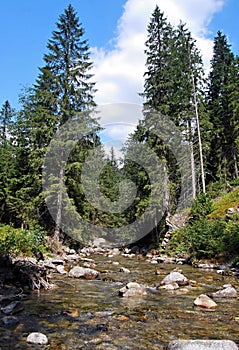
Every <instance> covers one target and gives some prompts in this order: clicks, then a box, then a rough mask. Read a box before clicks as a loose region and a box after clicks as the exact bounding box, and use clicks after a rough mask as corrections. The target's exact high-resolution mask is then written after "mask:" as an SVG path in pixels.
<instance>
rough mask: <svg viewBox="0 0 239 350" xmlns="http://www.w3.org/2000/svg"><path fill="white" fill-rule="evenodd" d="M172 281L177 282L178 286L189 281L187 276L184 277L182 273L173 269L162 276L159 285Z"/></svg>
mask: <svg viewBox="0 0 239 350" xmlns="http://www.w3.org/2000/svg"><path fill="white" fill-rule="evenodd" d="M172 283H177V284H178V285H179V286H185V285H187V284H188V283H189V282H188V279H187V277H185V276H184V275H183V274H182V273H180V272H176V271H173V272H171V273H170V274H169V275H167V276H166V277H164V279H163V280H162V282H161V285H164V284H172Z"/></svg>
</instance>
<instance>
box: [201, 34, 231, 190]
mask: <svg viewBox="0 0 239 350" xmlns="http://www.w3.org/2000/svg"><path fill="white" fill-rule="evenodd" d="M233 60H234V57H233V53H232V51H231V48H230V44H229V43H228V40H227V37H226V36H225V35H224V34H222V32H220V31H219V32H218V33H217V36H216V37H215V39H214V48H213V57H212V60H211V71H210V73H209V84H208V96H207V99H208V112H209V117H210V122H211V124H212V130H211V147H210V155H209V165H208V173H209V179H208V181H210V180H211V181H213V180H215V179H217V180H220V181H222V182H224V183H225V182H226V181H227V180H228V179H230V178H231V177H232V174H230V170H229V167H230V166H229V163H230V162H231V161H230V157H231V152H229V151H228V147H230V145H231V141H230V135H231V123H230V120H231V114H230V112H229V105H228V102H229V96H228V89H227V86H228V84H229V76H230V70H231V66H232V64H233Z"/></svg>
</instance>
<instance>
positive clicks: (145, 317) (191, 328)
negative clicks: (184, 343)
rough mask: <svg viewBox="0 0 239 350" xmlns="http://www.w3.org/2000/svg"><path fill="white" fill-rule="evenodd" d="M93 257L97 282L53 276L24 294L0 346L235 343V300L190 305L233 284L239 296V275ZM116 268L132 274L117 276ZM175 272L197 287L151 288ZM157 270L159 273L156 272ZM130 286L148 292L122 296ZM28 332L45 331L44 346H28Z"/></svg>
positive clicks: (71, 348)
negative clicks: (44, 287)
mask: <svg viewBox="0 0 239 350" xmlns="http://www.w3.org/2000/svg"><path fill="white" fill-rule="evenodd" d="M90 258H93V259H94V260H95V264H96V266H95V269H96V270H98V271H100V277H99V279H96V280H83V279H75V278H69V277H67V276H66V275H60V274H57V273H53V274H52V281H53V282H54V283H55V284H56V285H57V286H58V287H57V288H54V289H52V290H48V291H40V292H33V293H31V294H29V295H27V296H26V298H25V299H24V300H23V305H24V309H23V310H22V311H21V312H19V313H18V314H17V317H18V319H19V323H18V325H16V326H15V327H7V326H3V325H0V349H4V350H5V349H9V350H12V349H24V350H28V349H51V350H60V349H62V350H63V349H67V350H75V349H86V350H87V349H92V350H93V349H95V350H100V349H102V350H103V349H104V350H107V349H108V350H109V349H121V350H127V349H132V350H137V349H142V350H143V349H152V350H154V349H166V346H167V344H168V343H169V342H171V341H173V340H175V339H226V340H233V341H235V342H236V343H237V344H238V345H239V306H238V301H239V300H238V298H234V299H220V300H217V301H216V302H217V304H218V307H217V309H215V310H207V309H202V308H199V307H195V306H194V303H193V302H194V300H195V298H196V297H197V296H199V295H200V294H202V293H212V292H214V291H216V290H218V289H220V288H221V287H222V286H223V285H224V284H232V285H233V286H234V287H235V288H236V289H237V290H238V291H239V280H238V278H236V277H234V276H223V275H220V274H218V273H217V272H216V271H215V270H202V269H196V268H193V267H192V266H190V265H180V266H179V265H175V264H157V265H155V264H151V263H150V261H148V260H147V258H141V259H140V260H139V259H137V257H134V258H129V257H125V256H121V255H117V256H114V257H112V258H109V257H107V256H104V255H99V254H98V255H97V254H95V255H91V256H90ZM79 265H80V264H79ZM120 267H125V268H128V269H129V270H130V271H131V272H130V273H124V272H120ZM175 268H178V269H181V270H182V273H183V274H184V275H185V276H186V277H187V278H188V279H190V280H195V281H196V282H197V284H196V286H195V287H187V288H188V290H186V289H185V288H182V289H179V290H174V291H169V290H163V289H160V290H158V289H156V288H155V287H156V286H157V285H159V284H160V282H161V280H162V279H163V278H164V277H165V275H167V274H168V273H169V272H171V271H172V270H173V269H175ZM156 270H160V272H159V273H160V274H159V275H156V273H155V272H156ZM131 281H137V282H138V283H140V284H144V285H146V286H147V287H149V289H148V294H147V295H146V296H140V297H131V298H123V297H120V296H119V295H118V291H119V289H120V288H122V287H123V286H125V285H126V284H127V283H128V282H131ZM31 332H41V333H44V334H46V335H47V337H48V340H49V344H48V345H46V346H38V345H31V344H28V343H27V342H26V338H27V335H28V334H29V333H31Z"/></svg>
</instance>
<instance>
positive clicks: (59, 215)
mask: <svg viewBox="0 0 239 350" xmlns="http://www.w3.org/2000/svg"><path fill="white" fill-rule="evenodd" d="M63 185H64V168H63V167H61V169H60V174H59V190H58V194H57V207H56V226H55V231H54V236H53V238H54V241H55V243H56V244H57V245H58V244H59V239H60V231H61V222H62V198H63V193H62V189H63Z"/></svg>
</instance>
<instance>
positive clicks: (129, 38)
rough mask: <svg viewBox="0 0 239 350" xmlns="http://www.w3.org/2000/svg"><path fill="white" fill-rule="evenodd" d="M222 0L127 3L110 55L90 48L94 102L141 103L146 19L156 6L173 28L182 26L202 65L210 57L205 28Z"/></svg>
mask: <svg viewBox="0 0 239 350" xmlns="http://www.w3.org/2000/svg"><path fill="white" fill-rule="evenodd" d="M224 3H225V0H180V1H179V0H158V1H156V0H147V1H146V0H128V1H126V3H125V6H124V12H123V15H122V17H121V18H120V19H119V22H118V28H117V32H118V35H117V36H116V38H113V39H114V42H115V46H114V48H113V49H112V50H111V51H106V50H104V49H103V48H96V47H95V48H92V59H93V61H94V63H95V68H94V79H95V81H96V82H97V84H96V88H97V89H98V91H97V93H96V101H97V103H98V104H103V103H115V102H116V103H117V102H128V103H141V102H142V100H141V98H140V97H139V95H138V93H140V92H142V90H143V74H144V72H145V55H144V49H145V45H144V44H145V41H146V36H147V25H148V23H149V19H150V17H151V15H152V13H153V11H154V9H155V7H156V5H157V4H158V6H159V7H160V9H161V10H162V11H164V13H165V15H166V17H167V18H168V19H169V21H170V22H171V23H172V24H173V25H177V24H178V23H179V21H180V20H182V21H183V22H185V23H186V24H187V26H188V28H189V29H190V30H191V32H192V33H193V36H194V37H195V38H196V39H197V43H198V47H199V49H200V50H201V52H202V54H203V58H204V62H205V65H206V66H208V65H209V60H210V58H211V55H212V41H211V40H210V39H208V38H207V34H208V30H207V26H208V24H209V22H210V21H211V19H212V17H213V15H214V14H215V13H216V12H218V11H220V10H221V9H222V7H223V5H224Z"/></svg>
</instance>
